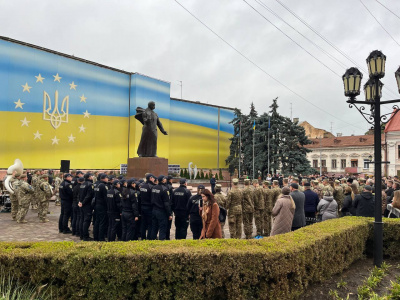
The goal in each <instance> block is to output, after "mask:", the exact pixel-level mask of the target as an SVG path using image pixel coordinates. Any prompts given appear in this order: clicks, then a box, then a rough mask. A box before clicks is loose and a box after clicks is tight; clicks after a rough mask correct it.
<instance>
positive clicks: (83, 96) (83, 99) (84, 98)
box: [80, 95, 87, 103]
mask: <svg viewBox="0 0 400 300" xmlns="http://www.w3.org/2000/svg"><path fill="white" fill-rule="evenodd" d="M80 98H81V102H85V103H86V99H87V98H86V97H85V95H82V96H81V97H80Z"/></svg>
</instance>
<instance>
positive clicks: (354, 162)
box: [351, 159, 358, 168]
mask: <svg viewBox="0 0 400 300" xmlns="http://www.w3.org/2000/svg"><path fill="white" fill-rule="evenodd" d="M351 167H352V168H357V167H358V159H352V160H351Z"/></svg>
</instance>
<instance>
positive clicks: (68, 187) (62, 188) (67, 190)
mask: <svg viewBox="0 0 400 300" xmlns="http://www.w3.org/2000/svg"><path fill="white" fill-rule="evenodd" d="M71 180H72V175H71V174H69V173H68V174H65V175H64V181H63V182H61V184H60V185H59V187H58V192H59V197H60V199H61V214H60V219H59V221H58V230H59V231H60V232H62V233H64V234H68V233H72V231H71V229H69V227H68V221H69V218H70V217H71V215H72V201H73V198H74V195H73V187H72V183H71Z"/></svg>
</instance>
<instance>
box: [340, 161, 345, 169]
mask: <svg viewBox="0 0 400 300" xmlns="http://www.w3.org/2000/svg"><path fill="white" fill-rule="evenodd" d="M340 168H341V169H344V168H346V160H345V159H342V160H341V161H340Z"/></svg>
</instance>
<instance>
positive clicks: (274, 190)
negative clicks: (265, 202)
mask: <svg viewBox="0 0 400 300" xmlns="http://www.w3.org/2000/svg"><path fill="white" fill-rule="evenodd" d="M271 190H272V195H271V201H272V205H271V207H272V208H273V207H274V206H275V203H276V200H278V197H279V195H280V194H281V192H282V189H281V188H280V187H279V182H278V181H277V180H274V181H273V182H272V189H271ZM272 208H271V211H272Z"/></svg>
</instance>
